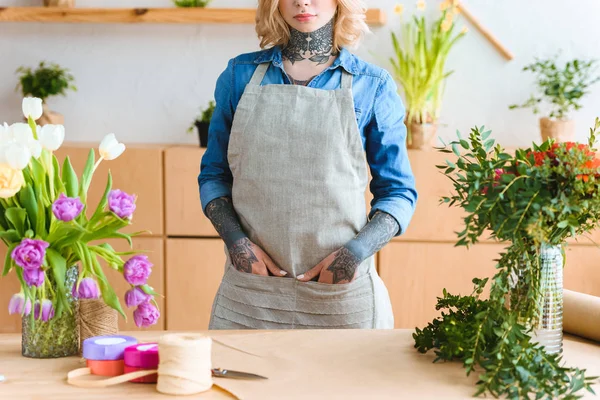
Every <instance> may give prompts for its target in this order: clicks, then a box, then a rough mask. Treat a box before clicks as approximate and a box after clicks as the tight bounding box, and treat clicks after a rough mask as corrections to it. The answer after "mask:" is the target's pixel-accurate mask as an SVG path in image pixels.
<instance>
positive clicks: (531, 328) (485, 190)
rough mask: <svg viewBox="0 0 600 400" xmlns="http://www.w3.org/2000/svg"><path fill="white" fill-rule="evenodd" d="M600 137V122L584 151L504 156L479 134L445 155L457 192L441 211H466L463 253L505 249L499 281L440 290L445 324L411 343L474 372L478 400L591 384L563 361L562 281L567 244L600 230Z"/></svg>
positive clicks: (562, 146)
mask: <svg viewBox="0 0 600 400" xmlns="http://www.w3.org/2000/svg"><path fill="white" fill-rule="evenodd" d="M598 132H600V119H596V122H595V126H594V128H593V129H590V135H589V142H588V144H577V143H573V142H567V143H558V142H556V141H554V140H553V139H549V140H548V141H545V142H544V143H542V144H541V145H539V146H538V145H535V144H534V145H533V146H532V147H530V148H526V149H517V150H516V151H515V152H514V153H513V152H511V153H508V152H506V151H505V150H504V149H503V148H501V147H500V146H498V145H496V146H495V145H494V140H493V139H490V138H489V137H490V135H491V132H490V131H484V128H474V129H473V130H472V131H471V134H470V136H469V138H468V139H462V138H460V140H457V141H454V142H452V143H451V146H448V147H443V148H441V149H440V151H442V152H444V153H454V155H455V156H456V158H455V160H452V161H451V160H447V161H446V164H445V165H440V166H438V168H440V169H441V170H442V171H443V173H444V174H445V175H446V176H447V177H448V178H449V179H450V180H452V182H453V186H454V191H453V193H452V194H451V195H450V196H447V197H443V198H442V200H443V202H445V203H447V204H449V205H451V206H452V205H455V206H459V207H461V208H462V209H463V210H464V211H465V217H464V223H465V227H464V230H462V231H461V232H459V233H458V242H457V245H462V246H467V247H468V246H470V245H473V244H475V243H477V242H478V240H479V238H480V237H481V236H482V235H483V234H487V233H491V236H492V238H494V239H497V240H498V241H500V242H501V243H503V244H506V247H505V251H504V252H503V253H502V254H501V255H500V257H499V259H498V260H496V261H497V265H496V270H497V272H496V273H495V275H494V276H493V277H490V278H485V279H479V278H474V279H473V283H474V290H473V292H472V294H471V295H467V296H461V295H452V294H450V293H448V292H447V291H446V289H444V291H443V296H442V297H440V298H438V303H437V305H436V309H437V310H442V314H441V317H438V318H436V319H435V320H434V321H433V322H431V323H429V324H428V325H427V326H426V327H425V328H423V329H417V330H416V332H415V334H414V335H413V336H414V339H415V347H416V348H417V349H418V350H419V351H420V352H427V351H429V350H431V349H435V350H434V351H435V353H436V355H437V358H436V361H438V360H460V361H461V362H462V363H463V365H464V367H465V368H466V370H467V375H468V374H470V373H471V372H476V373H477V375H478V377H479V380H478V381H477V386H478V389H477V392H476V395H480V394H482V393H484V392H485V393H486V394H488V393H489V394H490V395H492V396H493V397H502V398H504V397H506V398H511V399H517V398H518V399H529V398H534V397H535V398H548V399H550V398H552V399H559V398H560V399H567V398H579V396H577V395H576V394H575V393H576V392H578V391H579V390H581V389H583V388H585V389H587V390H591V386H590V385H591V383H592V381H593V380H595V378H593V377H586V375H585V370H581V369H578V368H569V367H566V366H564V365H563V362H562V359H561V354H560V353H561V348H562V290H563V286H562V282H563V279H562V277H563V266H564V265H563V264H564V257H565V252H564V248H565V245H566V240H567V239H568V238H572V237H575V236H578V235H581V234H585V233H588V232H590V231H592V230H594V229H596V228H597V227H598V222H599V221H600V197H598V195H597V194H598V192H599V191H600V159H599V158H598V156H599V155H598V154H597V153H596V149H594V148H593V146H594V143H595V141H596V134H597V133H598ZM450 147H451V149H450ZM488 282H490V283H491V285H490V287H489V289H488V288H486V285H487V283H488ZM484 292H486V294H485V297H484V295H483V294H484ZM488 293H489V295H488Z"/></svg>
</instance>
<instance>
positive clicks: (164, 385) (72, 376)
mask: <svg viewBox="0 0 600 400" xmlns="http://www.w3.org/2000/svg"><path fill="white" fill-rule="evenodd" d="M211 350H212V340H211V338H210V337H208V336H204V335H201V334H167V335H163V336H162V337H161V338H160V339H159V340H158V353H159V355H160V360H159V363H158V369H152V370H145V371H136V372H131V373H128V374H124V375H120V376H115V377H112V378H108V379H103V380H87V379H83V380H82V379H78V378H79V377H81V376H84V375H89V374H91V370H90V368H79V369H76V370H73V371H71V372H69V373H68V374H67V382H68V383H69V384H70V385H73V386H78V387H84V388H94V387H107V386H112V385H116V384H119V383H123V382H128V381H131V380H133V379H138V378H142V377H146V376H149V375H152V374H156V373H158V380H157V385H156V389H157V390H158V391H159V392H161V393H164V394H172V395H189V394H197V393H201V392H204V391H207V390H208V389H210V388H211V386H212V385H213V380H212V372H211V368H212V367H211V365H212V363H211ZM147 356H149V354H148V355H147ZM144 357H146V356H144Z"/></svg>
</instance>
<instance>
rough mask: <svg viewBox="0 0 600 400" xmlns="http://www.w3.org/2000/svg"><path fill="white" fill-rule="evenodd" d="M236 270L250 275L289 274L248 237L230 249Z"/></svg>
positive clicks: (235, 243) (236, 242)
mask: <svg viewBox="0 0 600 400" xmlns="http://www.w3.org/2000/svg"><path fill="white" fill-rule="evenodd" d="M228 250H229V255H230V256H231V262H232V263H233V266H234V267H235V269H237V270H238V271H240V272H246V273H248V274H255V275H264V276H268V275H269V271H270V272H271V274H273V275H274V276H285V275H287V272H285V271H284V270H282V269H281V268H279V267H278V266H277V265H275V263H274V262H273V260H272V259H271V257H269V255H268V254H267V253H265V252H264V251H263V249H261V248H260V247H258V246H257V245H256V244H254V243H253V242H252V241H251V240H250V239H248V238H247V237H243V238H241V239H239V240H237V241H235V242H234V243H233V244H232V245H231V246H229V248H228Z"/></svg>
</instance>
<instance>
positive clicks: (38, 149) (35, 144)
mask: <svg viewBox="0 0 600 400" xmlns="http://www.w3.org/2000/svg"><path fill="white" fill-rule="evenodd" d="M27 147H28V148H29V151H30V152H31V155H32V156H33V157H35V158H40V156H41V155H42V145H41V144H40V142H39V140H35V139H31V140H30V141H29V143H27Z"/></svg>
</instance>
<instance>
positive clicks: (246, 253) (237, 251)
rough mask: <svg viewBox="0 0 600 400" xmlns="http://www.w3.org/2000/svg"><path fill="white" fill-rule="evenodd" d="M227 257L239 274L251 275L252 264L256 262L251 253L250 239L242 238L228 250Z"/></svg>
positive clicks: (254, 256)
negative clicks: (229, 257)
mask: <svg viewBox="0 0 600 400" xmlns="http://www.w3.org/2000/svg"><path fill="white" fill-rule="evenodd" d="M229 255H230V256H231V262H232V263H233V266H234V267H235V268H236V269H237V270H238V271H241V272H247V273H249V274H250V273H252V264H253V263H255V262H258V259H257V258H256V255H255V254H254V252H253V251H252V246H251V242H250V239H248V238H243V239H241V240H238V241H237V242H235V243H234V244H233V245H232V246H231V247H230V248H229Z"/></svg>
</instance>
